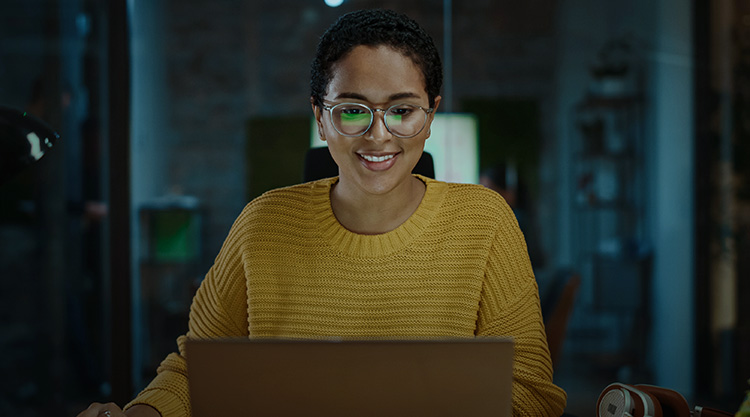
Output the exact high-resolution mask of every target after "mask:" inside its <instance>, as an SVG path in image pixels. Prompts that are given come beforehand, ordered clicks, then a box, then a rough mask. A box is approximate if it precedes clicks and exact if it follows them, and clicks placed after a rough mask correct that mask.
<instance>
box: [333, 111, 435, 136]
mask: <svg viewBox="0 0 750 417" xmlns="http://www.w3.org/2000/svg"><path fill="white" fill-rule="evenodd" d="M343 106H355V107H361V108H362V109H366V110H368V111H369V113H370V123H369V124H368V125H367V128H365V129H364V130H362V132H361V133H356V134H347V133H344V132H342V131H341V129H339V127H338V126H336V122H335V121H334V116H333V112H334V110H335V109H337V108H340V107H343ZM403 106H409V107H413V108H415V109H419V110H421V111H422V113H423V114H424V121H423V122H422V125H421V126H420V128H419V129H418V130H417V131H416V132H415V133H413V134H411V135H401V134H399V133H397V132H395V131H394V130H393V129H391V127H390V126H388V118H387V117H385V116H386V115H387V114H388V113H389V112H391V110H392V109H394V108H398V107H403ZM323 110H327V111H328V115H329V116H330V118H331V124H332V125H333V128H334V129H336V132H338V133H339V134H340V135H341V136H346V137H349V138H357V137H360V136H362V135H364V134H365V133H367V132H368V131H369V130H370V128H371V127H372V123H373V122H374V121H375V113H376V112H382V113H383V122H384V123H385V128H386V129H388V131H389V132H390V133H391V134H392V135H393V136H396V137H398V138H402V139H408V138H413V137H414V136H417V135H418V134H420V133H421V132H422V131H423V130H424V127H425V126H426V125H427V118H428V116H429V115H430V113H432V112H434V111H435V109H434V108H433V107H429V108H426V107H422V106H420V105H417V104H409V103H398V104H394V105H392V106H390V107H388V108H385V109H381V108H377V107H375V108H373V107H370V106H368V105H366V104H362V103H338V104H335V105H333V106H328V105H323Z"/></svg>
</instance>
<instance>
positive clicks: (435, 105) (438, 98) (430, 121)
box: [425, 96, 443, 138]
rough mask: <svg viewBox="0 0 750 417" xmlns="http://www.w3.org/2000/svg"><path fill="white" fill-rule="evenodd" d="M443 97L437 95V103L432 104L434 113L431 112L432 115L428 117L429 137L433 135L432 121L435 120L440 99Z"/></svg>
mask: <svg viewBox="0 0 750 417" xmlns="http://www.w3.org/2000/svg"><path fill="white" fill-rule="evenodd" d="M442 99H443V97H441V96H437V97H435V104H434V105H433V106H432V113H430V117H429V118H428V119H427V126H425V127H426V128H427V137H428V138H429V137H430V135H432V121H433V120H435V113H436V112H437V109H438V107H440V100H442Z"/></svg>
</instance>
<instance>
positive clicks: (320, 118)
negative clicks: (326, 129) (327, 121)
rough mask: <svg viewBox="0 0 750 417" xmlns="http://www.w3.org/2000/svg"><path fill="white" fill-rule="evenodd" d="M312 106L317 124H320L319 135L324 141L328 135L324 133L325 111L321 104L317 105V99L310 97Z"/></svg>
mask: <svg viewBox="0 0 750 417" xmlns="http://www.w3.org/2000/svg"><path fill="white" fill-rule="evenodd" d="M310 106H312V111H313V115H314V116H315V124H317V125H318V136H319V137H320V140H322V141H323V142H325V141H326V136H325V135H324V134H323V112H322V111H321V108H320V107H319V106H316V105H315V99H314V98H312V97H310Z"/></svg>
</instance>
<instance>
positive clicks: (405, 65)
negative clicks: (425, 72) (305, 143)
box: [313, 45, 440, 195]
mask: <svg viewBox="0 0 750 417" xmlns="http://www.w3.org/2000/svg"><path fill="white" fill-rule="evenodd" d="M323 101H324V104H325V105H327V106H334V105H336V104H339V103H360V104H365V105H367V106H369V107H370V108H373V109H375V108H377V109H387V108H388V107H390V106H393V105H394V104H413V105H418V106H422V107H424V108H425V109H427V108H428V107H429V100H428V96H427V92H426V90H425V82H424V77H423V76H422V73H421V71H420V70H419V67H417V66H416V65H415V64H414V62H413V61H412V60H411V59H410V58H408V57H406V56H404V55H403V54H401V53H400V52H398V51H396V50H394V49H391V48H389V47H386V46H378V47H369V46H362V45H360V46H357V47H355V48H354V49H353V50H352V51H351V52H350V53H349V54H347V55H346V56H345V57H344V58H342V59H341V60H340V61H338V62H337V63H336V64H335V65H334V67H333V78H332V80H331V82H330V84H329V85H328V89H327V95H326V96H325V97H324V98H323ZM439 103H440V97H439V96H438V97H436V98H435V109H437V107H438V104H439ZM313 111H314V112H315V118H316V120H317V123H318V130H319V132H320V135H321V138H322V139H323V140H326V141H327V142H328V148H329V150H330V152H331V155H332V156H333V159H334V160H335V161H336V164H337V165H338V167H339V185H338V186H344V187H346V189H347V190H357V192H364V193H366V194H373V195H382V194H386V193H389V192H391V191H394V190H398V189H402V190H405V189H408V188H406V185H407V184H408V182H409V181H411V180H412V179H411V178H412V176H411V171H412V169H414V166H415V165H416V164H417V161H419V158H420V156H421V155H422V150H423V149H424V143H425V140H427V138H428V137H429V136H430V124H431V123H432V120H433V115H434V112H433V113H430V114H428V117H427V122H426V124H425V126H424V128H423V129H422V131H421V132H419V134H417V135H416V136H414V137H410V138H400V137H397V136H395V135H393V134H392V133H391V132H390V131H388V129H387V128H386V126H385V123H384V119H383V117H384V113H383V112H375V114H374V118H373V121H372V125H371V126H370V129H369V130H368V131H367V132H365V133H364V134H363V135H362V136H358V137H348V136H343V135H342V134H340V133H339V132H338V131H337V130H336V129H335V128H334V126H333V124H332V121H331V115H330V113H329V112H328V111H327V110H322V109H320V108H319V107H317V106H315V105H313Z"/></svg>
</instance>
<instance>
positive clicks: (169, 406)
mask: <svg viewBox="0 0 750 417" xmlns="http://www.w3.org/2000/svg"><path fill="white" fill-rule="evenodd" d="M441 71H442V70H441V63H440V59H439V57H438V53H437V50H436V48H435V45H434V44H433V42H432V39H431V38H430V37H429V35H427V33H425V32H424V31H423V30H422V29H421V28H420V27H419V25H418V24H417V23H416V22H414V21H413V20H411V19H410V18H408V17H406V16H404V15H400V14H396V13H394V12H391V11H384V10H365V11H358V12H354V13H350V14H347V15H344V16H342V17H341V18H340V19H339V20H338V21H337V22H336V23H334V25H333V26H331V27H330V28H329V29H328V31H327V32H326V33H325V34H324V35H323V37H322V38H321V41H320V43H319V45H318V50H317V54H316V59H315V61H314V62H313V65H312V80H311V87H312V88H311V89H312V91H311V97H310V102H311V105H312V111H313V113H314V115H315V120H316V124H317V129H318V132H319V134H320V138H321V140H324V141H326V142H327V143H328V149H329V150H330V153H331V155H332V157H333V159H334V160H335V162H336V164H337V165H338V170H339V175H338V176H337V177H333V178H327V179H323V180H318V181H313V182H308V183H305V184H299V185H295V186H291V187H286V188H282V189H277V190H273V191H270V192H267V193H265V194H264V195H262V196H261V197H259V198H257V199H255V200H253V201H252V202H250V203H249V204H248V205H247V206H246V207H245V209H244V210H243V212H242V213H241V214H240V216H239V218H238V219H237V220H236V222H235V223H234V225H233V227H232V230H231V231H230V233H229V236H228V237H227V240H226V241H225V243H224V246H223V247H222V250H221V251H220V253H219V255H218V256H217V258H216V261H215V263H214V265H213V267H211V269H210V270H209V271H208V273H207V275H206V277H205V279H204V281H203V282H202V284H201V287H200V288H199V289H198V291H197V293H196V295H195V298H194V300H193V305H192V308H191V314H190V321H189V324H188V325H189V331H188V333H187V334H186V335H185V336H182V337H180V338H179V339H178V347H179V353H173V354H170V355H169V356H168V357H167V358H166V359H165V360H164V361H163V362H162V364H161V366H160V367H159V369H158V375H157V376H156V378H155V379H154V380H153V381H152V382H151V384H150V385H149V386H148V387H147V388H146V389H145V390H143V391H142V392H141V393H140V394H139V395H138V397H137V398H135V400H133V401H132V402H131V403H130V404H129V405H128V406H127V407H126V408H127V415H143V416H146V415H154V416H155V415H158V414H161V416H163V417H167V416H173V415H174V416H185V415H190V413H191V405H190V396H189V390H188V373H187V367H186V361H185V351H184V349H185V342H186V340H188V339H214V338H228V337H234V338H292V339H330V338H346V339H373V338H401V339H412V338H420V339H423V338H440V337H454V338H455V337H460V338H471V337H485V336H506V337H512V338H513V339H514V342H515V352H516V353H515V356H514V358H515V359H514V360H515V364H514V371H513V381H514V382H513V394H512V395H513V400H512V407H513V413H514V415H534V416H559V415H560V414H561V413H562V412H563V408H564V406H565V398H566V397H565V393H564V392H563V391H562V390H561V389H560V388H558V387H556V386H555V385H553V384H552V365H551V361H550V357H549V351H548V348H547V344H546V338H545V333H544V326H543V324H542V317H541V312H540V307H539V295H538V290H537V286H536V281H535V279H534V274H533V271H532V269H531V265H530V263H529V258H528V255H527V253H526V245H525V243H524V239H523V234H522V233H521V231H520V230H519V228H518V223H517V222H516V220H515V218H514V216H513V212H512V211H511V209H510V208H509V207H508V205H507V204H506V203H505V201H504V200H503V199H502V198H501V197H500V196H499V195H498V194H497V193H495V192H493V191H491V190H489V189H487V188H484V187H482V186H478V185H470V184H454V183H447V182H442V181H436V180H433V179H430V178H427V177H423V176H420V175H415V174H412V170H413V169H414V167H415V165H416V164H417V162H418V161H419V159H420V156H421V155H422V151H423V149H424V145H425V141H426V140H428V138H429V137H430V134H431V124H432V122H433V118H434V111H435V110H436V109H437V108H438V107H439V105H440V100H441V98H440V95H439V91H440V87H441V83H442V73H441ZM387 400H388V399H387V398H386V399H384V401H387ZM157 410H158V413H157ZM105 411H106V412H108V413H109V414H111V415H112V416H116V415H121V414H120V413H121V411H120V410H119V408H117V407H116V406H115V405H114V404H108V405H101V404H94V405H92V407H90V408H89V410H87V411H85V412H83V413H81V414H80V417H88V416H97V415H102V414H103V413H105Z"/></svg>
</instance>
